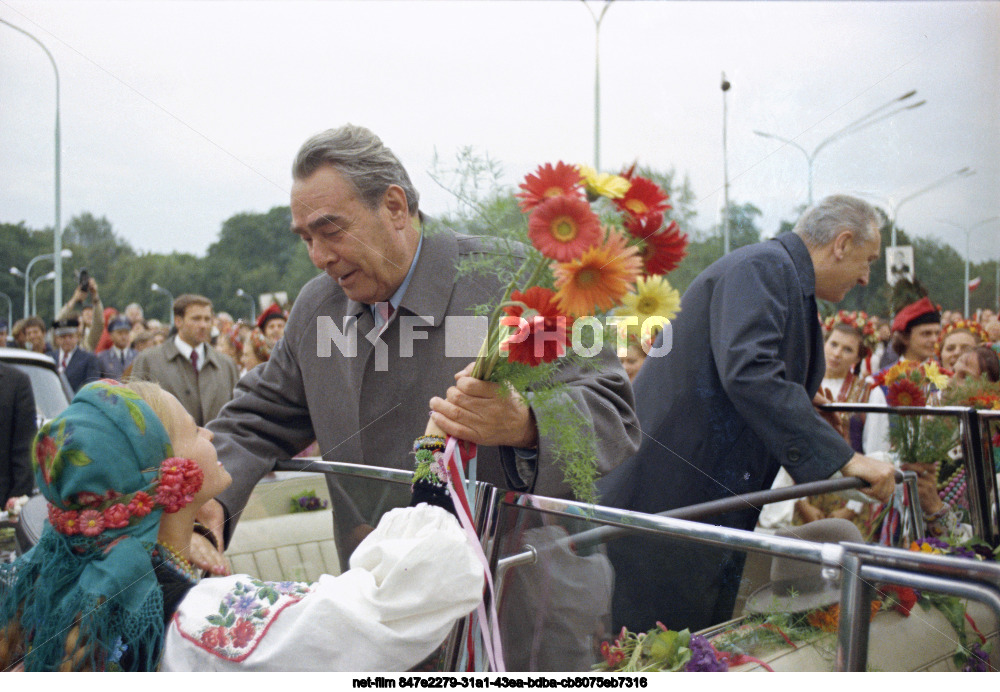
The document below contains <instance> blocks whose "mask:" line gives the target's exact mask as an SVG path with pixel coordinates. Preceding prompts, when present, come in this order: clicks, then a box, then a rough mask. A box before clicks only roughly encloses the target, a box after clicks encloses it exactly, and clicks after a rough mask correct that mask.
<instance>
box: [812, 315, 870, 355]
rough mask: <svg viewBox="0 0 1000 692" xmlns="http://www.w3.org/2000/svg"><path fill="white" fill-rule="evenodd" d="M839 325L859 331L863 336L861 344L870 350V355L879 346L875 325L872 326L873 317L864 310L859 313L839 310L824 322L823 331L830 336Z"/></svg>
mask: <svg viewBox="0 0 1000 692" xmlns="http://www.w3.org/2000/svg"><path fill="white" fill-rule="evenodd" d="M838 324H846V325H847V326H848V327H851V328H852V329H857V330H858V332H860V334H861V344H862V345H863V346H864V347H865V348H866V349H868V352H869V353H872V352H873V351H874V350H875V347H876V346H878V337H876V336H875V325H874V324H872V320H871V317H869V316H868V313H866V312H865V311H864V310H858V311H857V312H847V311H846V310H838V311H837V314H836V315H830V316H829V317H827V318H826V320H824V322H823V329H824V331H826V333H827V334H829V333H830V332H831V331H833V328H834V327H836V326H837V325H838Z"/></svg>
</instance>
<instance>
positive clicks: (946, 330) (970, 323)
mask: <svg viewBox="0 0 1000 692" xmlns="http://www.w3.org/2000/svg"><path fill="white" fill-rule="evenodd" d="M957 331H965V332H968V333H969V334H972V336H974V337H976V338H977V339H979V343H981V344H985V343H988V342H989V340H990V335H989V334H987V333H986V330H985V329H983V325H981V324H979V323H978V322H976V321H975V320H965V319H962V320H956V321H954V322H952V323H951V324H949V325H947V326H945V327H943V328H942V329H941V332H940V333H939V334H938V339H937V343H936V344H934V355H936V356H937V359H938V360H941V347H942V346H943V345H944V340H945V339H946V338H948V335H949V334H951V333H952V332H957Z"/></svg>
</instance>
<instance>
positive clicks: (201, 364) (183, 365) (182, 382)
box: [132, 293, 240, 426]
mask: <svg viewBox="0 0 1000 692" xmlns="http://www.w3.org/2000/svg"><path fill="white" fill-rule="evenodd" d="M173 309H174V326H175V327H177V336H175V337H174V338H173V339H167V340H166V341H164V342H163V343H162V344H160V345H159V346H155V347H153V348H147V349H146V350H145V351H142V352H141V353H139V354H138V355H137V356H136V357H135V360H134V361H133V362H132V377H133V378H136V379H140V380H152V381H154V382H158V383H159V384H160V386H161V387H163V388H164V389H166V390H167V391H168V392H170V393H171V394H173V395H174V396H175V397H177V400H178V401H180V402H181V405H182V406H183V407H184V409H185V410H186V411H187V412H188V413H190V414H191V417H192V418H194V421H195V423H197V424H198V425H199V426H204V425H205V424H206V423H208V422H209V421H210V420H212V419H213V418H215V417H216V415H218V413H219V411H220V410H221V409H222V407H223V405H225V403H226V402H227V401H229V400H230V399H232V398H233V388H234V387H235V386H236V381H237V380H238V379H239V377H240V374H239V371H237V369H236V364H235V363H234V362H233V360H232V358H228V357H226V356H224V355H222V354H221V353H219V352H218V351H216V350H215V349H214V348H212V347H211V346H209V344H208V338H209V336H210V335H211V331H212V301H210V300H209V299H208V298H206V297H204V296H199V295H193V294H190V293H185V294H184V295H180V296H177V298H176V299H175V300H174V306H173Z"/></svg>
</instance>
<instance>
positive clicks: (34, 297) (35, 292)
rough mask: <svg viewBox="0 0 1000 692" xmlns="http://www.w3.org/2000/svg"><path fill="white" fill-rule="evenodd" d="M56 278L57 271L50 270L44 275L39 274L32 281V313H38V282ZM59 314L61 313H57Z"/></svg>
mask: <svg viewBox="0 0 1000 692" xmlns="http://www.w3.org/2000/svg"><path fill="white" fill-rule="evenodd" d="M54 278H56V273H55V272H54V271H51V272H49V273H48V274H45V275H43V276H39V277H38V278H37V279H35V280H34V281H32V282H31V314H32V315H37V314H38V284H39V283H40V282H42V281H51V280H52V279H54ZM56 314H59V313H56Z"/></svg>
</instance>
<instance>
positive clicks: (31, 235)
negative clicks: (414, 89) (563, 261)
mask: <svg viewBox="0 0 1000 692" xmlns="http://www.w3.org/2000/svg"><path fill="white" fill-rule="evenodd" d="M463 156H464V159H462V158H461V157H460V164H461V165H462V166H464V167H465V170H464V172H460V174H459V175H460V177H459V182H458V183H455V185H456V186H457V187H458V188H459V189H460V191H461V194H460V195H458V197H457V199H458V200H459V204H458V205H457V210H456V211H453V212H451V213H449V214H447V215H445V216H443V217H441V218H440V219H435V220H434V222H435V223H441V224H443V225H447V226H450V227H452V228H454V229H456V230H458V231H461V232H465V233H472V234H486V235H490V234H495V233H504V232H508V233H509V231H510V229H511V228H512V227H516V226H518V225H520V224H524V223H525V221H524V217H523V215H522V214H521V213H520V210H519V209H518V208H517V200H516V199H515V197H514V192H515V191H514V190H511V189H509V188H502V187H499V186H497V185H496V184H495V180H493V179H492V178H491V176H492V177H493V178H495V177H497V175H498V169H496V167H495V164H493V163H492V162H487V165H482V164H480V163H477V162H476V161H475V157H474V154H472V153H471V152H464V154H463ZM477 166H478V167H477ZM470 170H472V171H473V172H472V173H469V171H470ZM638 173H639V174H640V175H645V176H647V177H650V178H652V179H653V180H655V181H656V182H657V183H658V184H660V185H661V186H662V187H663V188H664V189H666V190H667V191H668V192H669V193H670V197H671V204H672V209H671V210H670V211H669V216H670V218H672V219H674V220H676V221H677V222H678V224H679V225H680V227H681V229H682V230H683V231H684V232H685V233H687V234H688V236H689V239H690V244H689V246H688V254H687V257H686V258H685V259H684V261H683V262H682V263H681V264H680V266H679V267H678V268H677V269H676V270H675V271H674V272H673V273H672V274H670V276H669V277H668V278H669V280H670V282H671V284H673V285H674V286H675V287H676V288H677V289H678V290H680V291H681V292H682V293H683V291H684V290H685V289H686V288H687V287H688V285H690V283H691V281H693V280H694V278H695V277H696V276H697V275H698V274H699V273H700V272H701V271H702V270H703V269H705V267H707V266H708V265H709V264H711V263H712V262H714V261H715V260H716V259H718V258H719V257H721V256H722V249H723V238H722V228H721V226H720V225H718V224H713V225H710V226H708V227H701V226H700V225H699V220H698V214H697V212H696V211H695V202H696V200H697V197H696V195H695V194H694V192H693V190H692V189H691V185H690V182H689V181H688V180H687V179H686V178H684V179H679V178H678V176H677V175H676V173H675V172H674V171H672V170H671V171H654V170H648V169H639V171H638ZM463 175H464V177H462V176H463ZM470 179H472V180H473V183H474V184H472V183H470V182H469V181H470ZM452 189H455V188H454V187H453V188H452ZM761 216H762V213H761V211H760V209H758V208H757V207H756V206H755V205H754V204H753V203H752V202H737V203H733V204H731V206H730V209H729V229H730V248H732V249H736V248H739V247H742V246H744V245H749V244H751V243H756V242H760V241H761V239H762V238H766V237H770V236H772V235H775V234H776V233H778V232H783V231H786V230H790V229H791V227H792V225H793V224H794V220H784V221H782V223H781V225H780V227H779V228H778V229H774V231H773V232H767V231H766V230H765V229H761V228H760V218H761ZM290 220H291V212H290V210H289V208H288V207H274V208H273V209H271V210H270V211H267V212H264V213H255V212H242V213H239V214H235V215H233V216H231V217H230V218H229V219H227V220H226V221H225V222H224V223H223V224H222V227H221V229H220V230H219V235H218V239H217V240H216V241H215V242H214V243H212V245H211V246H209V248H208V251H207V253H206V254H205V256H203V257H199V256H195V255H192V254H189V253H180V252H173V253H170V254H160V253H138V252H136V251H135V249H134V248H133V247H132V246H131V245H130V244H129V242H128V241H127V240H125V239H124V238H122V237H120V236H119V235H118V234H116V233H115V231H114V228H113V226H112V224H111V222H110V221H109V220H108V219H107V218H105V217H103V216H101V217H96V216H94V215H93V214H91V213H83V214H80V215H78V216H75V217H73V218H72V219H71V220H70V221H69V223H68V224H67V225H66V228H65V229H64V232H63V247H64V248H68V249H70V250H71V251H72V253H73V256H72V258H70V259H68V260H64V262H63V297H64V300H68V299H69V297H70V296H71V295H72V293H73V289H74V287H75V286H76V283H77V279H76V272H78V271H79V270H80V269H82V268H86V269H87V270H88V272H89V273H90V275H91V276H93V277H94V278H95V279H96V280H97V281H98V284H99V286H100V293H101V298H102V300H103V301H104V304H105V305H106V306H114V307H116V308H118V309H122V308H124V307H125V306H126V305H127V304H129V303H131V302H137V303H139V304H140V305H142V306H143V308H144V309H145V311H146V316H147V317H155V318H157V319H160V320H162V321H164V322H166V321H167V320H169V314H170V305H169V300H168V298H167V297H166V296H165V295H163V294H161V293H157V292H154V291H153V290H152V289H151V286H152V284H153V283H157V284H159V285H160V286H162V287H163V288H165V289H167V290H168V291H170V293H171V294H173V295H174V296H175V297H176V296H178V295H180V294H181V293H200V294H202V295H205V296H207V297H208V298H210V299H211V300H212V302H213V303H214V305H215V308H216V310H225V311H227V312H229V313H231V314H232V315H233V316H234V317H236V318H239V317H244V318H246V317H249V312H250V305H249V301H248V300H247V299H246V298H244V297H238V296H237V295H236V291H237V290H238V289H243V291H245V292H246V293H247V294H248V295H252V296H257V295H259V294H261V293H274V292H277V291H285V292H287V294H288V297H289V300H294V299H295V296H297V295H298V292H299V291H300V290H301V288H302V286H304V285H305V283H306V282H307V281H308V280H309V279H311V278H312V277H314V276H315V275H316V273H317V270H316V268H315V267H314V266H313V265H312V263H311V262H310V261H309V258H308V255H307V253H306V250H305V246H304V245H303V243H302V242H301V241H300V240H299V239H298V238H297V237H296V236H295V235H293V234H292V233H289V231H288V228H289V224H290ZM897 233H898V237H899V239H898V242H899V244H900V245H913V248H914V259H915V270H916V278H917V279H918V281H919V282H920V283H921V284H923V285H924V286H925V287H926V288H927V289H928V292H929V294H930V297H931V299H932V300H934V301H935V302H936V303H940V304H941V305H942V306H943V307H944V308H946V309H953V310H961V309H962V305H963V300H964V293H963V277H964V272H965V266H964V260H963V258H962V256H961V255H960V254H959V253H958V252H957V251H956V250H955V249H954V248H952V247H951V246H949V245H947V244H945V243H942V242H941V241H939V240H936V239H934V238H910V237H909V236H908V235H907V233H906V231H905V229H902V228H897ZM889 238H890V233H889V228H888V227H887V228H884V229H883V230H882V245H883V253H882V254H881V256H880V258H879V260H878V261H877V262H876V263H875V265H874V266H873V267H872V274H871V281H870V283H869V285H868V286H866V287H857V288H855V289H854V290H852V291H851V292H850V293H849V294H848V296H847V298H846V299H845V300H844V301H843V302H842V303H840V305H839V306H836V307H839V308H843V309H848V310H857V309H861V310H865V311H866V312H868V313H870V314H876V315H889V314H891V313H892V311H893V308H892V306H891V291H890V288H889V286H888V285H887V284H886V277H885V252H884V248H885V246H886V245H887V244H888V242H889ZM52 247H53V232H52V229H51V228H47V229H31V228H28V227H27V226H26V225H25V224H24V223H23V222H22V223H16V224H14V223H0V257H3V258H4V263H5V264H6V265H7V266H6V267H3V268H2V269H3V271H2V272H0V292H3V293H4V294H6V295H7V296H9V297H10V299H11V301H12V304H13V311H12V312H13V317H14V319H18V318H20V317H21V316H22V312H23V303H24V279H23V278H21V277H17V276H14V275H12V274H10V273H9V268H10V267H15V268H17V269H19V270H21V271H24V269H25V268H26V267H27V265H28V262H30V261H31V259H32V258H34V257H36V256H38V255H43V254H47V253H51V252H52ZM51 269H52V263H51V261H39V262H37V263H36V264H35V266H34V267H33V268H32V277H31V280H32V283H34V280H35V279H37V278H38V277H40V276H43V275H44V274H46V273H47V272H49V271H51ZM977 276H979V277H981V278H982V284H981V285H980V286H979V288H978V290H976V291H974V292H973V293H972V294H971V296H970V303H969V305H970V309H971V310H976V309H977V308H986V307H993V308H996V305H995V301H994V295H995V291H996V278H995V277H996V261H987V262H979V263H973V264H972V265H971V267H970V277H972V278H975V277H977ZM52 299H53V282H52V281H42V282H40V283H39V284H38V288H37V296H36V302H37V306H38V313H39V315H40V316H41V317H42V318H43V319H45V320H51V319H52V317H53V305H52ZM6 307H7V306H6V301H4V300H3V297H2V296H0V318H6ZM834 309H836V308H835V307H834V306H832V305H822V306H821V310H822V311H823V312H829V311H831V310H834Z"/></svg>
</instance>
